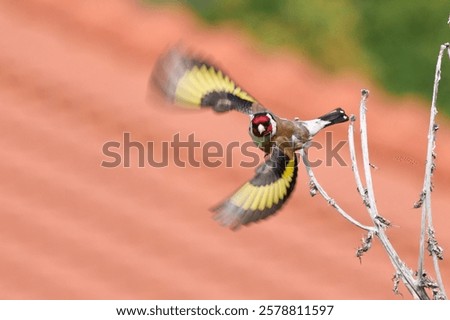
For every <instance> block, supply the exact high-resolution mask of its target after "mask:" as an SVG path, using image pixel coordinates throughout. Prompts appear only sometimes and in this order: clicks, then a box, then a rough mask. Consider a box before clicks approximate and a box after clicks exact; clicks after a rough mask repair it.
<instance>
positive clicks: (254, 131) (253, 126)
mask: <svg viewBox="0 0 450 320" xmlns="http://www.w3.org/2000/svg"><path fill="white" fill-rule="evenodd" d="M249 131H250V135H251V136H253V137H255V138H263V137H267V138H272V137H273V136H274V135H275V134H276V133H277V122H276V121H275V119H274V116H273V115H272V114H270V113H269V112H259V113H255V114H253V115H251V119H250V128H249Z"/></svg>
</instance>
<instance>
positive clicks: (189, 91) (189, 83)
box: [175, 64, 255, 106]
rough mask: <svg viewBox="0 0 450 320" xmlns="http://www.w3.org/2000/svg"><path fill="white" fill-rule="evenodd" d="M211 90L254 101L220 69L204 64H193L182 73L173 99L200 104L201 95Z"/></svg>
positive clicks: (203, 95)
mask: <svg viewBox="0 0 450 320" xmlns="http://www.w3.org/2000/svg"><path fill="white" fill-rule="evenodd" d="M212 92H227V93H231V94H233V95H235V96H237V97H239V98H241V99H244V100H247V101H251V102H254V101H255V99H254V98H253V97H251V96H250V95H249V94H248V93H246V92H245V91H243V90H242V89H241V88H239V87H238V86H237V85H236V84H235V83H234V82H233V81H231V79H230V78H229V77H228V76H226V75H224V74H223V73H222V71H220V70H216V69H215V68H214V67H212V66H207V65H205V64H202V65H194V66H193V67H192V68H191V69H190V70H187V71H186V72H185V73H184V75H183V76H182V77H181V78H180V80H179V81H178V83H177V86H176V91H175V101H177V102H182V103H188V104H191V105H195V106H200V105H201V102H202V99H203V97H205V96H206V95H207V94H209V93H212Z"/></svg>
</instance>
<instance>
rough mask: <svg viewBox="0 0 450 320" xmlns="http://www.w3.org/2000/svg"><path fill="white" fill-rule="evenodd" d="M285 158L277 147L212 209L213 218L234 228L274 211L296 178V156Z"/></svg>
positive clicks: (284, 199)
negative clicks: (249, 178) (226, 197)
mask: <svg viewBox="0 0 450 320" xmlns="http://www.w3.org/2000/svg"><path fill="white" fill-rule="evenodd" d="M290 154H291V157H289V156H288V155H287V154H286V153H284V152H283V151H282V149H281V148H280V147H278V146H275V147H274V148H272V153H271V154H270V157H268V158H267V160H266V161H265V163H263V164H262V165H261V166H259V167H258V168H257V169H256V175H255V176H254V177H253V179H251V180H250V181H249V182H247V183H246V184H244V185H243V186H242V187H241V188H239V189H238V190H237V191H236V192H235V193H234V194H233V195H232V196H231V197H230V198H229V199H227V200H225V201H224V202H223V203H221V204H220V205H219V206H217V207H216V208H214V209H213V211H214V212H215V213H216V215H215V219H216V220H217V221H219V223H221V224H222V225H224V226H228V227H230V228H231V229H237V228H238V227H239V226H241V225H246V224H248V223H251V222H255V221H258V220H261V219H265V218H267V217H268V216H270V215H272V214H274V213H275V212H276V211H277V210H278V209H280V208H281V206H282V205H283V204H284V203H285V202H286V200H287V199H288V198H289V196H290V195H291V193H292V190H294V187H295V182H296V179H297V169H298V168H297V156H296V154H295V153H290Z"/></svg>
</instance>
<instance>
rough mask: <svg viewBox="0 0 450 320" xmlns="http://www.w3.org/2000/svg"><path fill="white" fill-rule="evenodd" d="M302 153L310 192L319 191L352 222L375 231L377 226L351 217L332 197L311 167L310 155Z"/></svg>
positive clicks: (367, 229) (313, 193)
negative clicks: (371, 225)
mask: <svg viewBox="0 0 450 320" xmlns="http://www.w3.org/2000/svg"><path fill="white" fill-rule="evenodd" d="M300 155H301V156H302V158H303V163H304V164H305V168H306V172H307V173H308V175H309V179H310V182H309V186H310V193H311V195H312V196H314V195H315V194H316V192H317V191H318V192H319V193H320V194H321V195H322V197H323V198H324V199H325V200H326V201H327V202H328V204H330V205H331V206H332V207H333V208H335V209H336V210H337V212H339V214H340V215H341V216H343V217H344V218H345V219H347V220H348V221H350V222H351V223H352V224H354V225H355V226H357V227H359V228H361V229H363V230H366V231H369V232H375V228H373V227H369V226H366V225H364V224H362V223H360V222H359V221H357V220H355V219H354V218H353V217H351V216H350V215H349V214H348V213H347V212H345V211H344V210H343V209H342V208H341V207H340V206H339V205H338V204H337V203H336V201H334V199H333V198H331V197H330V196H329V195H328V194H327V193H326V191H325V190H324V189H323V188H322V186H321V185H320V184H319V182H318V181H317V179H316V177H315V175H314V172H313V171H312V169H311V166H310V164H309V160H308V156H307V153H306V152H305V151H304V150H301V151H300Z"/></svg>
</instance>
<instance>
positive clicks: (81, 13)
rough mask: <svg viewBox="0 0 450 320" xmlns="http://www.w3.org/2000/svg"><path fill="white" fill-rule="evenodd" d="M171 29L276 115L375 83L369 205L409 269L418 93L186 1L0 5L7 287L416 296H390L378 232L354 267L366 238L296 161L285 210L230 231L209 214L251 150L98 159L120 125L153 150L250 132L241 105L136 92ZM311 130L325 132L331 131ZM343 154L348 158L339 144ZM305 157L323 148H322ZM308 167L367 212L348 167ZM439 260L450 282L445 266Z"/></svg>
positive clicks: (349, 96)
mask: <svg viewBox="0 0 450 320" xmlns="http://www.w3.org/2000/svg"><path fill="white" fill-rule="evenodd" d="M180 41H182V42H183V43H184V44H185V45H186V46H187V47H189V48H190V49H192V50H193V51H196V52H200V53H203V54H205V55H206V56H209V57H211V59H212V60H213V61H215V62H216V63H217V64H218V65H219V66H221V67H223V68H224V69H225V70H226V71H227V72H228V73H229V74H230V75H231V76H232V78H233V79H235V80H236V81H237V82H238V83H239V84H240V85H241V86H242V87H244V88H245V89H246V90H247V91H248V92H250V93H251V94H252V95H253V96H255V97H256V98H257V99H258V100H259V101H260V102H261V103H263V104H264V105H266V106H267V107H269V108H270V109H271V110H273V111H274V112H275V113H277V114H279V115H280V116H284V117H287V118H292V117H295V116H298V117H300V118H302V119H309V118H313V117H315V116H318V115H320V114H323V113H325V112H326V111H329V110H330V109H332V108H334V107H337V106H343V107H344V108H345V109H346V111H347V113H355V114H357V113H358V112H359V99H360V90H361V89H362V88H367V89H369V90H370V93H371V96H370V99H369V102H368V108H369V111H368V130H369V137H370V138H369V144H370V156H371V161H372V163H374V164H375V165H376V166H377V169H376V170H374V171H373V179H374V183H375V192H376V195H377V205H378V207H379V211H380V213H381V214H382V215H383V216H384V217H385V218H387V219H389V220H391V222H392V223H393V225H394V226H393V227H392V228H390V229H389V230H388V235H389V238H390V240H391V241H392V243H393V245H394V246H395V248H396V249H397V251H398V253H399V254H400V256H401V258H402V259H403V260H404V261H405V262H406V263H407V264H408V265H409V266H410V267H411V268H413V269H416V268H417V257H418V243H419V230H420V210H417V209H412V206H413V203H414V202H415V201H416V200H418V197H419V194H420V192H421V189H422V183H423V173H424V159H425V152H426V143H427V130H428V121H429V112H428V109H427V108H426V105H425V106H424V105H423V104H424V103H423V102H421V101H417V100H416V99H415V98H414V97H410V98H406V99H399V98H393V97H391V96H388V95H387V94H385V93H384V92H383V91H382V90H380V89H378V88H377V87H376V86H375V85H374V84H373V83H371V82H370V81H368V80H367V79H365V78H364V77H363V76H361V75H356V74H353V73H348V74H340V75H334V76H331V75H328V74H326V73H324V71H323V70H320V69H318V68H317V67H315V66H314V65H313V64H311V62H309V61H308V60H306V59H299V58H298V57H294V55H292V54H290V53H289V52H287V51H286V50H280V51H278V52H277V53H271V54H268V53H266V52H263V51H261V50H260V49H258V46H257V44H256V43H255V42H254V40H251V39H249V38H248V37H246V36H245V35H243V34H242V33H241V32H240V30H238V29H236V28H232V27H221V28H211V27H207V26H206V25H203V24H202V23H199V22H198V21H197V20H196V19H195V18H194V16H193V15H192V14H191V13H190V12H188V11H187V10H184V9H182V8H175V7H169V8H164V7H153V6H143V5H141V4H139V3H137V2H133V1H125V0H109V1H87V0H80V1H67V0H64V1H56V0H29V1H26V2H23V1H1V2H0V43H1V48H2V49H1V50H0V107H1V108H2V114H3V116H1V117H0V121H1V124H0V130H1V139H0V146H1V148H0V152H1V161H0V180H1V183H0V210H1V214H0V229H1V230H0V252H1V256H0V298H2V299H402V298H403V299H408V298H410V295H409V293H408V292H407V290H406V289H405V288H404V287H401V288H400V290H401V292H402V293H403V297H402V296H396V295H394V293H393V292H392V287H393V283H392V281H391V278H392V276H393V274H394V270H393V268H392V266H391V264H390V262H389V259H388V257H387V255H386V254H385V252H384V250H383V249H382V247H381V245H380V243H379V242H378V241H375V242H374V245H373V247H372V249H370V251H369V252H368V253H366V254H365V256H364V257H363V258H362V262H360V261H359V260H358V259H357V258H356V257H355V250H356V248H357V247H358V246H359V245H360V239H361V238H362V237H363V236H364V235H365V234H364V232H363V231H362V230H360V229H358V228H356V227H354V226H353V225H350V224H349V223H348V222H347V221H345V220H344V219H343V218H342V217H340V216H339V215H338V214H337V213H336V212H335V211H334V209H332V208H331V207H330V206H329V205H328V204H327V203H326V201H324V200H323V199H322V198H320V197H319V196H317V197H314V198H311V197H310V195H309V188H308V178H307V175H306V173H305V170H304V169H303V167H301V168H300V170H299V179H298V181H297V187H296V190H295V192H294V193H293V195H292V197H291V199H290V200H289V201H288V203H287V205H286V206H285V207H284V208H283V209H282V211H281V212H280V213H278V214H277V215H276V216H275V217H272V218H270V219H268V220H266V221H263V222H261V223H258V224H253V225H251V226H250V227H248V228H242V229H240V230H239V231H237V232H233V231H231V230H228V229H225V228H222V227H221V226H219V225H218V224H217V223H216V222H215V221H214V220H213V219H212V214H211V212H210V211H209V208H211V207H212V206H214V205H215V204H217V203H219V202H220V201H221V200H223V199H224V198H225V197H226V196H228V195H229V194H230V193H231V192H232V191H233V190H235V189H236V188H237V187H239V186H240V185H241V184H242V183H244V182H245V181H247V180H248V179H249V178H250V177H252V176H253V172H254V171H253V170H254V169H252V168H242V167H239V166H238V165H237V164H239V162H240V161H241V160H243V159H245V157H244V156H243V155H242V154H240V153H239V152H234V153H233V157H234V158H233V163H234V164H235V165H234V166H233V167H232V168H226V167H225V166H220V167H218V168H207V167H206V166H204V165H203V166H201V168H193V167H189V166H188V167H186V168H178V167H176V166H175V165H173V164H171V165H169V166H168V167H167V168H153V167H151V166H148V165H147V166H145V167H144V168H138V166H137V165H136V164H137V157H136V156H135V157H134V158H133V159H132V166H131V167H130V168H124V167H123V166H120V167H117V168H104V167H102V166H101V163H102V161H104V160H108V158H107V157H105V155H104V154H103V153H102V146H103V145H104V144H105V143H106V142H108V141H122V139H123V134H124V133H125V132H129V133H130V134H131V137H132V139H133V140H135V141H139V142H141V143H143V144H146V143H147V141H153V142H154V143H155V145H156V151H157V152H161V148H159V147H158V146H160V145H161V143H162V142H163V141H171V139H172V137H173V135H174V134H176V133H180V136H181V138H182V139H184V140H186V139H187V136H188V135H189V134H191V133H195V137H196V139H197V141H200V143H201V144H202V145H204V144H205V143H206V142H208V141H218V142H220V143H221V144H222V145H224V146H225V145H227V144H228V143H230V142H232V141H238V142H240V143H245V142H247V141H249V140H250V138H249V137H248V135H247V126H248V119H247V118H246V117H245V116H242V115H241V114H238V113H229V114H226V115H216V114H213V113H212V112H208V111H206V112H186V111H179V110H175V109H172V108H168V107H167V105H166V104H165V103H164V102H163V101H162V99H161V97H159V95H158V94H157V93H156V92H154V91H152V90H150V91H147V82H148V77H149V74H150V72H151V70H152V66H153V64H154V62H155V60H156V58H157V57H158V56H159V55H160V54H161V53H162V52H164V50H166V49H167V48H168V47H169V46H170V45H173V44H176V43H178V42H180ZM444 63H448V61H444ZM430 81H432V75H430ZM441 90H444V88H441ZM430 95H431V93H430ZM438 122H439V124H440V130H439V132H438V137H437V139H438V140H437V155H438V159H437V171H436V174H435V177H434V185H435V191H434V192H433V212H434V215H433V222H434V225H435V229H436V234H437V238H438V240H439V243H440V245H441V246H443V247H444V249H445V248H448V247H450V233H448V232H447V231H448V229H449V227H450V221H449V220H448V218H446V216H445V214H446V213H447V212H449V211H450V203H449V201H448V194H449V192H450V168H449V167H448V166H447V165H446V164H447V163H449V161H450V150H449V149H448V148H446V146H447V145H448V143H449V142H450V127H449V123H448V120H447V119H445V118H443V117H442V118H440V117H438ZM327 130H329V131H332V132H333V139H334V140H335V141H336V142H337V141H339V140H345V139H346V135H347V125H346V124H344V125H339V126H333V127H331V128H328V129H327ZM316 138H317V139H316V141H318V142H320V143H324V141H325V133H321V134H319V135H318V136H317V137H316ZM340 154H341V155H342V156H343V158H345V160H346V162H347V164H350V161H349V160H348V159H349V157H348V152H347V147H345V149H343V150H342V152H341V153H340ZM312 155H313V156H314V157H315V158H323V157H325V150H324V149H322V150H313V151H312ZM197 156H198V155H197ZM261 157H262V155H261ZM155 158H156V159H160V154H159V153H158V154H156V155H155ZM315 172H316V175H317V177H318V179H319V181H320V182H321V183H322V185H323V187H324V188H325V189H326V190H327V192H328V193H329V194H330V195H331V196H332V197H333V198H334V199H335V200H336V201H337V202H338V203H339V204H340V205H341V206H342V207H343V208H344V209H346V210H347V212H349V213H351V214H352V215H353V216H354V217H355V218H356V219H358V220H360V221H362V222H364V223H370V220H369V218H368V215H367V212H366V210H365V208H364V207H363V205H362V201H361V199H360V198H359V197H358V194H357V192H356V186H355V183H354V180H353V175H352V172H351V167H350V165H348V166H339V165H338V164H337V163H336V162H334V163H333V165H332V166H324V165H323V166H320V167H318V168H316V169H315ZM429 262H430V261H428V263H427V266H426V267H427V270H429V271H431V270H432V266H431V263H429ZM441 271H442V275H443V277H444V282H445V284H446V285H447V286H449V285H450V282H449V281H448V277H449V276H450V267H449V264H448V261H447V260H444V261H443V262H442V263H441Z"/></svg>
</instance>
